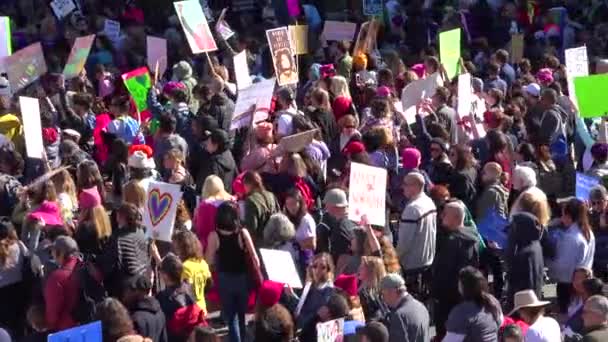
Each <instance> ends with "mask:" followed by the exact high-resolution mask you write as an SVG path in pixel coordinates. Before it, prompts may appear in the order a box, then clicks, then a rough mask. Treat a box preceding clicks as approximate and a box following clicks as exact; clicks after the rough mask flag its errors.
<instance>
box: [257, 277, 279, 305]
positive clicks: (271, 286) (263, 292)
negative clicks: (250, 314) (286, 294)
mask: <svg viewBox="0 0 608 342" xmlns="http://www.w3.org/2000/svg"><path fill="white" fill-rule="evenodd" d="M283 287H284V285H283V284H281V283H277V282H276V281H272V280H264V282H263V283H262V286H261V287H260V293H259V299H258V300H259V301H260V304H261V305H263V306H265V307H268V308H269V307H271V306H273V305H275V304H276V303H278V302H279V299H281V294H282V293H283Z"/></svg>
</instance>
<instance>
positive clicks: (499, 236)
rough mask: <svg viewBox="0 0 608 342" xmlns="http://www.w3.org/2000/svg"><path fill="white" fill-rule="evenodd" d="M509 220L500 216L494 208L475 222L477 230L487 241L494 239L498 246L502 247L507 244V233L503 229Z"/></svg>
mask: <svg viewBox="0 0 608 342" xmlns="http://www.w3.org/2000/svg"><path fill="white" fill-rule="evenodd" d="M508 224H509V220H507V218H506V217H502V216H500V215H499V214H498V212H497V211H496V210H494V209H492V210H490V211H489V212H488V213H486V215H485V217H483V218H482V219H481V220H480V221H479V223H478V224H477V231H478V232H479V234H480V235H481V236H483V237H484V238H485V239H486V240H488V241H494V242H495V243H496V244H497V245H498V248H500V249H504V248H505V247H506V246H507V241H508V235H507V232H506V230H505V228H506V227H507V225H508Z"/></svg>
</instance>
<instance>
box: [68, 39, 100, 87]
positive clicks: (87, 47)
mask: <svg viewBox="0 0 608 342" xmlns="http://www.w3.org/2000/svg"><path fill="white" fill-rule="evenodd" d="M93 41H95V35H94V34H92V35H89V36H86V37H78V38H76V41H74V46H72V51H71V52H70V56H69V57H68V61H67V62H66V64H65V67H64V68H63V76H64V77H65V79H66V80H69V79H71V78H74V77H77V76H78V75H80V73H81V72H82V69H84V65H85V63H86V62H87V58H88V57H89V52H90V51H91V47H92V46H93Z"/></svg>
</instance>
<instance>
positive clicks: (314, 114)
mask: <svg viewBox="0 0 608 342" xmlns="http://www.w3.org/2000/svg"><path fill="white" fill-rule="evenodd" d="M307 114H308V116H309V117H310V119H311V120H312V122H314V123H315V125H317V126H318V127H319V129H320V130H321V136H322V137H323V141H324V142H325V143H326V144H327V145H328V146H329V145H330V144H331V142H332V140H333V139H334V138H335V137H336V136H337V135H338V134H339V133H340V132H339V130H338V124H337V123H336V118H335V117H334V115H333V114H332V113H331V112H328V111H325V110H323V109H312V110H311V111H307Z"/></svg>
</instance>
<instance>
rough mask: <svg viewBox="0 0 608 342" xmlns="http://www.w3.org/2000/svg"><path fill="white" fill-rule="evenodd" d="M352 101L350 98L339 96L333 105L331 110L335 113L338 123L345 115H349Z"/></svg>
mask: <svg viewBox="0 0 608 342" xmlns="http://www.w3.org/2000/svg"><path fill="white" fill-rule="evenodd" d="M351 103H352V100H351V99H349V98H348V97H344V96H339V97H337V98H336V99H335V100H334V102H333V103H332V105H331V109H332V111H333V112H334V117H335V118H336V122H337V121H338V120H340V118H342V117H343V116H344V115H346V114H348V112H349V110H350V105H351Z"/></svg>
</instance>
